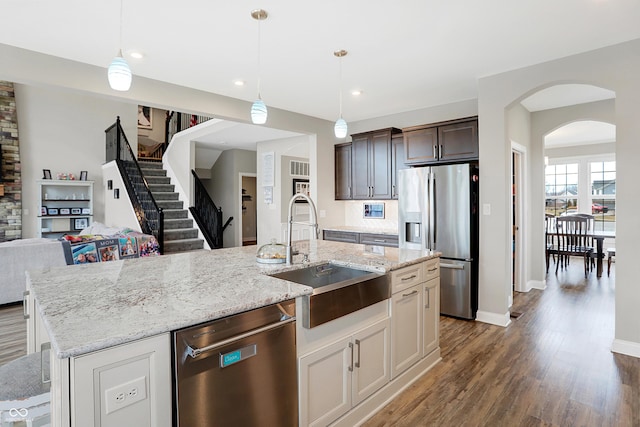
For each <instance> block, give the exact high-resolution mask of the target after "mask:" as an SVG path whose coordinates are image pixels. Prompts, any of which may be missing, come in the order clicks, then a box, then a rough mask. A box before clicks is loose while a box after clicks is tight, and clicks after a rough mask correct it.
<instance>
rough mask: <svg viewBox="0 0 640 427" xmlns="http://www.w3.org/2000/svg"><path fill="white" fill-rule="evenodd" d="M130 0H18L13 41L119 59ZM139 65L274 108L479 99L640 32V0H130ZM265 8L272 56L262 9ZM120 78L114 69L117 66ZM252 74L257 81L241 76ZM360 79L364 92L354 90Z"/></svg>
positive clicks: (361, 113)
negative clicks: (490, 81) (503, 75)
mask: <svg viewBox="0 0 640 427" xmlns="http://www.w3.org/2000/svg"><path fill="white" fill-rule="evenodd" d="M120 4H121V2H120V1H118V0H102V1H98V2H96V1H84V0H58V1H55V2H52V1H44V0H4V1H3V2H2V13H3V16H8V17H11V19H5V20H3V23H2V25H1V26H0V42H2V43H4V44H8V45H13V46H17V47H21V48H25V49H30V50H33V51H37V52H42V53H46V54H50V55H54V56H59V57H62V58H67V59H71V60H74V61H79V62H83V63H88V64H93V65H97V66H102V67H105V68H106V67H107V65H108V64H109V63H110V62H111V59H112V58H113V57H114V56H115V54H116V53H117V51H118V48H119V45H120V42H119V28H120V26H119V23H120ZM122 4H123V8H122V23H123V26H122V43H121V46H122V49H123V51H124V52H125V56H127V54H128V53H130V52H131V51H133V50H137V51H141V52H142V53H143V54H144V57H143V58H142V59H134V58H130V57H127V60H128V61H129V63H130V65H131V68H132V70H133V73H134V81H133V84H134V85H135V76H144V77H148V78H151V79H157V80H161V81H167V82H171V83H175V84H178V85H182V86H186V87H192V88H196V89H200V90H204V91H209V92H213V93H217V94H221V95H226V96H231V97H234V98H239V99H243V100H246V101H253V100H254V99H255V98H256V95H257V80H258V77H259V75H260V77H261V93H262V98H263V99H264V101H265V102H266V104H267V105H268V106H272V107H277V108H281V109H285V110H289V111H295V112H298V113H302V114H306V115H309V116H313V117H318V118H322V119H327V120H331V121H333V120H335V119H336V118H337V116H338V98H339V87H340V78H339V65H340V64H339V61H340V60H339V59H338V58H336V57H335V56H334V55H333V52H334V51H336V50H339V49H346V50H347V51H348V52H349V53H348V55H347V56H346V57H344V58H343V59H342V87H343V89H344V106H343V111H344V114H343V115H344V118H345V119H346V120H347V121H357V120H362V119H368V118H373V117H380V116H384V115H387V114H392V113H398V112H403V111H410V110H415V109H418V108H424V107H429V106H434V105H441V104H446V103H450V102H456V101H461V100H467V99H475V98H477V95H478V86H477V81H478V78H480V77H483V76H488V75H492V74H495V73H499V72H504V71H508V70H513V69H516V68H520V67H525V66H528V65H532V64H536V63H540V62H544V61H549V60H553V59H556V58H560V57H564V56H567V55H571V54H575V53H580V52H585V51H589V50H593V49H596V48H600V47H604V46H608V45H612V44H616V43H620V42H623V41H627V40H631V39H636V38H640V25H638V20H639V18H640V2H638V1H637V0H563V1H557V0H519V1H513V0H485V1H482V2H480V1H473V0H466V1H464V0H458V1H441V0H405V1H403V2H401V3H393V4H392V3H391V2H383V1H374V2H372V1H370V0H350V1H340V0H326V1H322V2H314V3H309V2H304V1H299V0H271V1H269V2H262V4H261V3H260V2H258V3H255V2H251V3H250V2H244V1H219V0H206V1H205V0H192V1H189V2H183V3H176V2H173V1H167V0H136V1H131V0H122ZM258 7H262V8H264V9H266V10H267V12H268V13H269V18H268V19H267V20H265V21H262V22H261V23H260V41H261V49H260V52H261V66H260V72H258V52H259V49H258V25H259V24H258V21H256V20H254V19H252V18H251V11H252V10H253V9H255V8H258ZM105 80H106V70H105ZM236 80H242V81H244V82H245V85H244V86H236V85H235V84H234V81H236ZM353 89H359V90H362V94H361V95H360V96H352V95H351V94H350V91H351V90H353Z"/></svg>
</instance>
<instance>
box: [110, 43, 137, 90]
mask: <svg viewBox="0 0 640 427" xmlns="http://www.w3.org/2000/svg"><path fill="white" fill-rule="evenodd" d="M107 76H108V78H109V86H111V89H113V90H119V91H122V92H124V91H127V90H129V88H130V87H131V68H129V64H127V61H125V60H124V58H123V57H122V51H120V52H118V56H116V57H115V58H113V61H111V64H110V65H109V69H108V71H107Z"/></svg>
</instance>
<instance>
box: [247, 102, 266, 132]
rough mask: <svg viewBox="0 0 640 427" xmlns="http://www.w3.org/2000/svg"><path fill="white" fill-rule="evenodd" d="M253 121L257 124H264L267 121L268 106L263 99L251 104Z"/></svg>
mask: <svg viewBox="0 0 640 427" xmlns="http://www.w3.org/2000/svg"><path fill="white" fill-rule="evenodd" d="M251 121H252V122H253V124H255V125H263V124H265V123H266V122H267V106H266V105H265V103H264V101H262V99H259V98H258V99H257V100H256V102H254V103H253V105H252V106H251Z"/></svg>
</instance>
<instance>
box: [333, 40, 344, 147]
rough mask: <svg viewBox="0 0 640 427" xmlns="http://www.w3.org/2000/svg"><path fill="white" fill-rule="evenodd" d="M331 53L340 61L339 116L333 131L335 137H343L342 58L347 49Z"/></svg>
mask: <svg viewBox="0 0 640 427" xmlns="http://www.w3.org/2000/svg"><path fill="white" fill-rule="evenodd" d="M333 54H334V55H335V56H337V57H338V59H339V61H340V89H339V92H338V93H339V99H340V117H338V120H336V124H335V125H334V126H333V132H334V133H335V135H336V138H344V137H346V136H347V122H346V121H345V120H344V119H343V118H342V58H343V57H344V56H347V51H346V50H344V49H341V50H336V51H335V52H333Z"/></svg>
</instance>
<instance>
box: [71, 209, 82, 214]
mask: <svg viewBox="0 0 640 427" xmlns="http://www.w3.org/2000/svg"><path fill="white" fill-rule="evenodd" d="M81 213H82V208H71V215H80V214H81Z"/></svg>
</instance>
